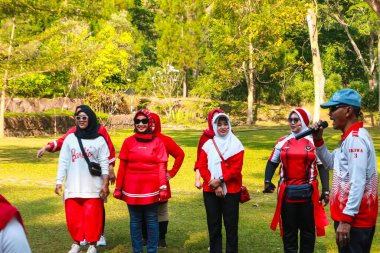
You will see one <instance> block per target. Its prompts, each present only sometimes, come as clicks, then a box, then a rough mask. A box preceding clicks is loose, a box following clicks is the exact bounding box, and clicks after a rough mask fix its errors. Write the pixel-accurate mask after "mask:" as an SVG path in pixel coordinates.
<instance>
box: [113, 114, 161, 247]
mask: <svg viewBox="0 0 380 253" xmlns="http://www.w3.org/2000/svg"><path fill="white" fill-rule="evenodd" d="M133 121H134V127H135V130H134V131H135V134H134V135H132V136H130V137H128V138H126V139H125V140H124V143H123V146H122V147H121V150H120V155H119V159H120V165H119V170H118V173H117V179H116V189H115V192H114V197H115V198H117V199H121V200H123V201H125V202H127V205H128V210H129V217H130V233H131V239H132V248H133V252H143V238H142V220H143V219H144V220H145V222H146V225H147V228H148V238H147V252H149V253H155V252H157V247H158V218H157V210H158V202H159V201H167V195H168V194H167V186H166V166H167V161H168V155H167V152H166V148H165V144H164V142H163V141H162V140H161V139H160V138H157V137H156V136H155V135H154V134H153V132H152V116H151V113H150V112H149V111H148V110H140V111H138V112H137V113H136V115H135V117H134V119H133Z"/></svg>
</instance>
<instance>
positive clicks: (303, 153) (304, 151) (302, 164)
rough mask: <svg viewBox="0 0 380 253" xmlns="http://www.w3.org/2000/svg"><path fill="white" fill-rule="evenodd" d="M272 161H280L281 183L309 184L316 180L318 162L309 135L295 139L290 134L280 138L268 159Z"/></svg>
mask: <svg viewBox="0 0 380 253" xmlns="http://www.w3.org/2000/svg"><path fill="white" fill-rule="evenodd" d="M268 160H269V161H271V162H274V163H281V169H280V176H281V183H282V182H284V181H286V184H287V185H300V184H311V183H312V182H313V181H315V180H316V178H317V175H318V170H317V168H316V165H317V164H318V163H320V161H319V160H318V158H317V156H316V154H315V147H314V142H313V139H312V137H311V136H306V137H305V138H302V139H300V140H296V139H295V138H294V135H292V134H290V135H288V136H284V137H282V138H280V139H279V140H278V141H277V143H276V145H275V147H274V149H273V151H272V153H271V155H270V157H269V159H268Z"/></svg>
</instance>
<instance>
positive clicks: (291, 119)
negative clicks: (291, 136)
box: [288, 118, 300, 124]
mask: <svg viewBox="0 0 380 253" xmlns="http://www.w3.org/2000/svg"><path fill="white" fill-rule="evenodd" d="M298 121H300V119H297V118H288V122H289V123H290V124H291V123H294V124H297V123H298Z"/></svg>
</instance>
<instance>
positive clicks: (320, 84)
mask: <svg viewBox="0 0 380 253" xmlns="http://www.w3.org/2000/svg"><path fill="white" fill-rule="evenodd" d="M306 19H307V24H308V28H309V37H310V46H311V52H312V55H313V76H314V117H313V118H314V122H317V121H318V120H319V118H320V104H321V103H322V102H323V97H324V91H325V76H324V75H323V69H322V62H321V55H320V53H319V45H318V29H317V14H316V12H315V11H314V10H313V9H308V14H307V16H306Z"/></svg>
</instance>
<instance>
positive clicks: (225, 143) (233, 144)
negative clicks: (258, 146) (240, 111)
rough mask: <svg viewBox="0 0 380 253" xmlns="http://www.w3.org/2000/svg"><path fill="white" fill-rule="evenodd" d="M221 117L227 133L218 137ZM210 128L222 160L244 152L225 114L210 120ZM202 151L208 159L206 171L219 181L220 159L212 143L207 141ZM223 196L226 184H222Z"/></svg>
mask: <svg viewBox="0 0 380 253" xmlns="http://www.w3.org/2000/svg"><path fill="white" fill-rule="evenodd" d="M221 117H223V118H226V119H227V123H228V125H229V131H228V133H227V134H226V135H225V136H223V137H222V136H220V135H219V134H218V120H219V119H220V118H221ZM212 127H213V130H214V133H215V136H214V140H215V143H216V145H217V146H218V149H219V151H220V153H221V155H222V156H223V158H224V160H227V159H228V158H230V157H232V156H234V155H236V154H238V153H239V152H241V151H243V150H244V147H243V144H242V143H241V142H240V141H239V139H238V138H237V137H236V136H235V135H234V134H233V133H232V131H231V123H230V118H229V117H228V116H227V114H225V113H219V114H217V115H215V116H214V117H213V118H212ZM202 149H203V150H204V151H205V152H206V154H207V159H208V170H209V171H210V173H211V179H219V177H220V176H222V175H223V174H222V166H221V163H222V159H221V158H220V156H219V153H218V151H217V150H216V148H215V145H214V143H213V141H212V140H211V139H210V140H208V141H207V142H206V143H205V144H204V145H203V147H202ZM222 188H223V192H224V195H226V194H227V187H226V184H225V183H223V184H222Z"/></svg>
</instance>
